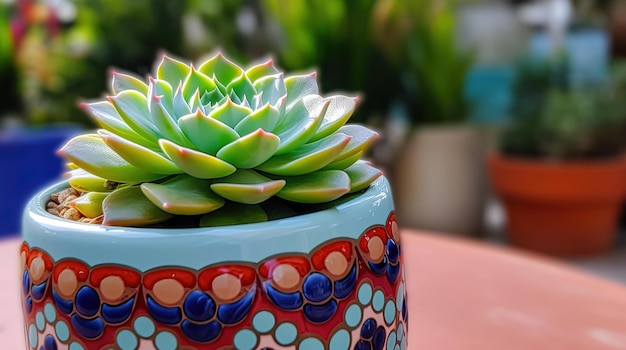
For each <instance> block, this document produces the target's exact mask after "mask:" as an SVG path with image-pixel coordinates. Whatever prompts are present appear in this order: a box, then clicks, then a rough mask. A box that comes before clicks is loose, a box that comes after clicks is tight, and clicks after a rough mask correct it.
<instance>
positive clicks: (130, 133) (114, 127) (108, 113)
mask: <svg viewBox="0 0 626 350" xmlns="http://www.w3.org/2000/svg"><path fill="white" fill-rule="evenodd" d="M81 107H83V109H85V110H86V111H87V112H88V113H89V114H90V115H91V116H92V117H93V118H94V119H95V120H96V123H98V125H100V127H102V128H103V129H106V130H109V131H110V132H112V133H114V134H116V135H119V136H121V137H123V138H125V139H128V140H129V141H132V142H135V143H139V144H142V145H146V146H148V147H149V148H151V149H158V145H157V143H156V142H152V141H149V140H148V139H146V138H145V137H143V136H141V135H139V134H138V133H136V132H135V131H134V130H133V129H131V128H130V127H129V126H128V125H127V124H126V123H125V122H124V121H123V120H122V117H120V115H119V113H117V110H116V109H115V107H113V105H112V104H111V102H109V101H100V102H95V103H83V104H81Z"/></svg>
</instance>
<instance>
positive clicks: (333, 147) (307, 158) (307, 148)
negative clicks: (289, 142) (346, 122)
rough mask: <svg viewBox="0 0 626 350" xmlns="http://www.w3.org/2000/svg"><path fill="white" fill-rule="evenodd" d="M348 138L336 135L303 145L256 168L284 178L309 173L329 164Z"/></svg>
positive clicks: (343, 135)
mask: <svg viewBox="0 0 626 350" xmlns="http://www.w3.org/2000/svg"><path fill="white" fill-rule="evenodd" d="M350 138H351V137H350V136H347V135H345V134H342V133H338V134H335V135H332V136H329V137H327V138H325V139H323V140H319V141H316V142H313V143H309V144H307V145H304V146H302V147H300V148H298V149H297V150H295V151H292V152H289V153H286V154H283V155H278V156H274V157H272V158H270V159H269V160H268V161H267V162H265V163H263V164H261V165H259V166H258V167H257V168H258V169H259V170H261V171H264V172H266V173H270V174H274V175H284V176H296V175H304V174H307V173H311V172H314V171H317V170H319V169H322V168H323V167H325V166H326V165H328V164H330V162H332V161H333V159H335V158H336V157H337V156H338V155H339V154H340V153H341V151H343V149H344V148H346V146H347V145H348V143H349V142H350Z"/></svg>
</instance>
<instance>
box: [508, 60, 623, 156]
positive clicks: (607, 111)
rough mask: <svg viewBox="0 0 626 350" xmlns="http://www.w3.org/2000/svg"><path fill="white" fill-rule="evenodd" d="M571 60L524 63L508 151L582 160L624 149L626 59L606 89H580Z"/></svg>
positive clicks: (619, 65)
mask: <svg viewBox="0 0 626 350" xmlns="http://www.w3.org/2000/svg"><path fill="white" fill-rule="evenodd" d="M565 62H566V61H564V60H558V61H552V62H534V63H530V62H527V63H524V64H523V65H522V67H521V70H520V75H519V78H518V80H517V82H516V85H515V89H516V90H515V92H516V96H517V97H516V98H517V100H516V101H515V103H514V107H515V108H514V111H515V112H516V117H517V120H516V121H515V123H514V124H513V125H512V126H511V127H510V128H509V129H508V130H506V132H505V133H504V137H503V148H504V149H503V150H504V152H505V153H506V154H509V155H516V156H531V157H546V158H550V159H580V158H593V157H605V156H614V155H617V154H619V153H620V152H621V150H622V148H623V146H624V143H623V139H624V135H625V134H624V131H625V127H626V102H625V101H624V99H623V96H624V95H626V63H623V62H620V63H616V64H615V66H614V67H613V72H612V74H611V80H610V81H609V82H608V83H607V84H606V86H605V87H602V88H599V89H598V88H594V89H591V88H589V89H582V90H576V89H573V88H572V87H570V86H569V84H568V83H567V79H566V72H567V69H566V68H565V67H566V63H565Z"/></svg>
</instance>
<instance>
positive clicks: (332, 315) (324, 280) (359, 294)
mask: <svg viewBox="0 0 626 350" xmlns="http://www.w3.org/2000/svg"><path fill="white" fill-rule="evenodd" d="M64 186H65V184H59V185H57V186H55V187H53V188H49V189H47V190H45V191H43V192H41V193H40V194H39V195H37V196H36V197H35V198H34V199H33V200H32V201H31V202H30V204H29V205H28V207H27V209H26V212H25V215H24V225H23V237H24V244H23V246H22V249H21V259H22V265H21V266H22V267H23V271H22V278H23V293H22V300H23V309H24V315H25V330H26V336H27V344H29V348H30V349H40V348H43V349H69V350H79V349H159V350H170V349H171V350H174V349H240V350H241V349H298V350H300V349H302V350H305V349H306V350H321V349H332V350H342V349H365V348H367V349H389V350H392V349H398V348H400V349H405V348H406V344H407V337H406V330H407V305H406V295H405V288H404V285H405V284H404V268H403V265H402V260H401V256H400V252H401V250H400V241H399V238H400V237H399V232H398V228H397V225H396V222H395V214H394V211H393V204H392V197H391V192H390V188H389V185H388V183H387V180H386V179H385V178H382V177H381V178H380V179H378V180H377V181H376V182H374V183H373V184H372V186H371V187H370V188H369V189H368V190H367V191H366V192H365V193H363V194H362V195H360V196H359V197H356V198H354V199H351V200H350V201H348V202H345V203H343V204H341V205H338V206H336V207H333V208H331V209H327V210H323V211H319V212H315V213H312V214H306V215H301V216H297V217H292V218H287V219H281V220H275V221H270V222H265V223H256V224H248V225H238V226H228V227H219V228H198V229H152V228H122V227H105V226H99V225H89V224H82V223H76V222H71V221H66V220H63V219H60V218H58V217H54V216H52V215H50V214H48V213H47V212H46V211H45V210H44V205H45V202H46V201H47V198H48V197H49V195H50V194H51V193H53V192H55V191H58V190H60V189H62V188H63V187H64Z"/></svg>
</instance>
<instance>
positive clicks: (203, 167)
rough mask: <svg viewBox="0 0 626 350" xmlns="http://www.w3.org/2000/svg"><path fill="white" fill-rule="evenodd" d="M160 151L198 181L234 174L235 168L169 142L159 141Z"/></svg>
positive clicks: (204, 154)
mask: <svg viewBox="0 0 626 350" xmlns="http://www.w3.org/2000/svg"><path fill="white" fill-rule="evenodd" d="M159 144H160V145H161V149H162V150H163V152H165V154H166V155H167V156H168V158H169V159H170V160H172V162H174V163H175V164H176V165H178V167H180V168H181V169H182V170H183V171H184V172H186V173H187V174H189V175H191V176H193V177H197V178H199V179H215V178H218V177H224V176H228V175H230V174H232V173H234V172H235V171H236V170H237V168H235V167H234V166H232V165H231V164H229V163H227V162H225V161H223V160H221V159H219V158H217V157H213V156H212V155H209V154H206V153H202V152H198V151H195V150H192V149H189V148H185V147H181V146H179V145H177V144H175V143H173V142H171V141H168V140H165V139H161V140H159Z"/></svg>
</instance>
